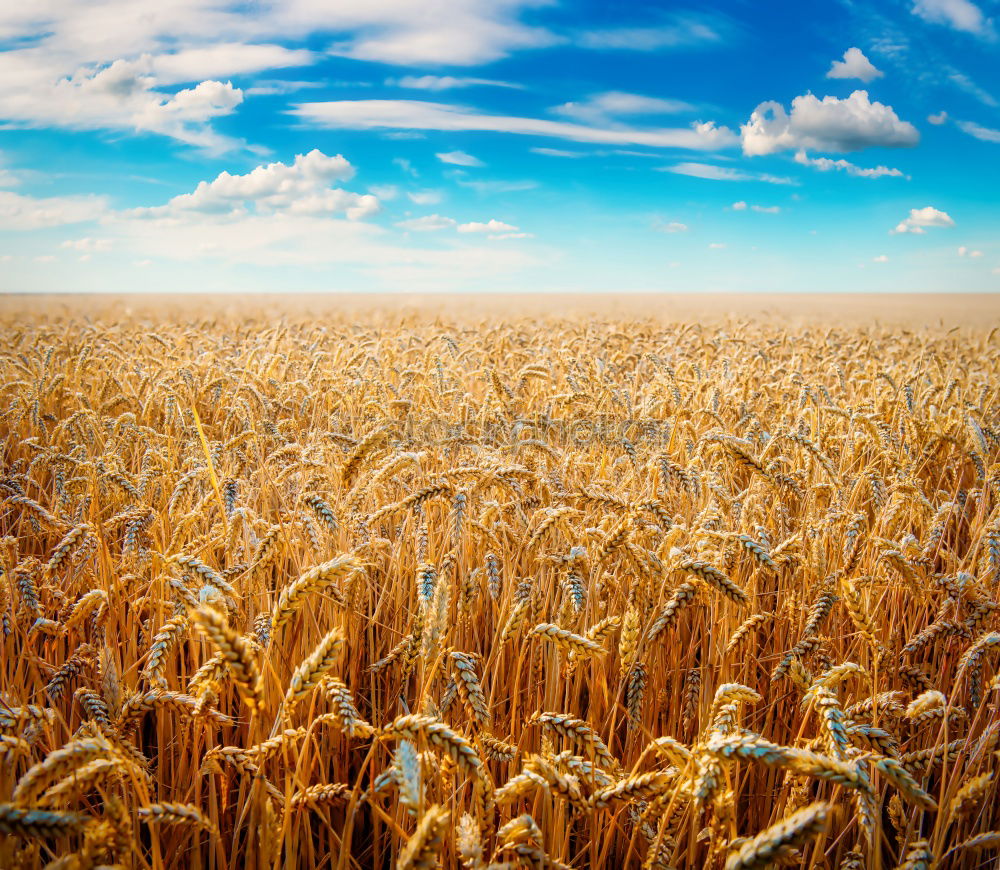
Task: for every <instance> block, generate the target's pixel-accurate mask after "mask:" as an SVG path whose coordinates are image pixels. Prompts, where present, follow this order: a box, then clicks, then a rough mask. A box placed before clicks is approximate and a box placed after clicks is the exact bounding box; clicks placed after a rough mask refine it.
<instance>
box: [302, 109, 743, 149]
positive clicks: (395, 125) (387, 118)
mask: <svg viewBox="0 0 1000 870" xmlns="http://www.w3.org/2000/svg"><path fill="white" fill-rule="evenodd" d="M292 112H293V113H294V114H295V115H297V116H298V117H300V118H302V119H303V120H305V121H307V122H310V123H312V124H315V125H316V126H318V127H328V128H333V129H346V130H376V129H396V130H401V129H402V130H443V131H449V132H458V131H480V132H490V133H513V134H517V135H527V136H551V137H553V138H558V139H569V140H572V141H575V142H593V143H601V144H612V145H645V146H649V147H660V148H670V147H674V148H691V149H697V150H717V149H720V148H725V147H727V146H729V145H732V144H734V143H735V141H736V137H735V135H734V134H733V132H732V131H731V130H729V128H727V127H718V126H716V125H715V124H714V123H713V122H707V123H702V122H696V123H694V124H692V125H691V126H690V127H688V128H667V129H637V128H632V127H625V126H616V127H614V128H610V127H593V126H588V125H586V124H576V123H571V122H568V121H550V120H546V119H542V118H522V117H516V116H509V115H488V114H483V113H481V112H477V111H475V110H473V109H468V108H465V107H463V106H455V105H449V104H447V103H432V102H426V101H422V100H335V101H331V102H325V103H300V104H298V105H297V106H295V107H294V108H293V109H292Z"/></svg>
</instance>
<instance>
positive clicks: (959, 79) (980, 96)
mask: <svg viewBox="0 0 1000 870" xmlns="http://www.w3.org/2000/svg"><path fill="white" fill-rule="evenodd" d="M948 79H949V80H950V81H951V82H953V83H954V84H955V85H957V86H958V87H959V88H961V89H962V90H963V91H965V92H966V93H967V94H969V95H970V96H973V97H975V98H976V99H977V100H979V102H980V103H982V104H983V105H984V106H989V107H990V108H993V109H995V108H996V107H997V106H1000V102H998V101H997V99H996V97H994V96H993V94H991V93H990V92H989V91H988V90H986V89H985V88H983V87H980V86H979V85H978V84H976V83H975V82H974V81H973V80H972V79H971V78H969V76H967V75H966V74H965V73H962V72H959V71H958V70H956V69H952V70H951V71H950V73H949V75H948Z"/></svg>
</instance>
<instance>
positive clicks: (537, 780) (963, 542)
mask: <svg viewBox="0 0 1000 870" xmlns="http://www.w3.org/2000/svg"><path fill="white" fill-rule="evenodd" d="M459 308H460V307H456V308H455V309H454V310H452V311H451V312H450V313H447V312H435V313H433V314H428V315H426V316H423V317H420V316H411V315H407V316H395V315H392V314H389V313H386V312H385V311H381V312H380V311H378V310H375V309H374V308H373V310H371V311H368V312H366V313H362V312H356V311H352V312H350V313H344V312H342V313H340V314H336V313H327V314H325V315H324V316H322V317H311V316H306V315H304V314H302V313H296V312H295V311H294V310H286V311H278V312H275V311H268V310H260V311H257V312H249V311H248V312H244V313H239V312H236V313H233V312H231V311H230V312H227V313H221V312H219V311H212V310H206V311H204V312H199V311H198V310H197V303H192V313H189V314H187V315H186V316H173V317H171V318H165V319H164V320H163V321H162V322H160V323H157V322H156V321H155V320H154V319H151V318H150V317H148V316H143V317H140V316H137V315H135V316H130V315H128V314H126V313H123V312H118V313H116V312H115V310H113V309H106V310H103V311H100V312H98V313H94V314H88V312H87V310H86V309H85V308H83V307H79V308H77V309H76V310H74V311H72V312H64V313H62V314H60V315H59V316H55V317H49V318H46V317H43V316H42V315H40V314H30V313H25V312H21V313H20V314H17V315H16V316H15V315H11V314H9V313H8V314H7V315H6V316H5V317H4V319H3V325H2V335H3V343H2V347H0V371H2V386H0V402H2V408H3V421H2V424H0V427H2V430H0V435H2V438H3V446H2V449H3V454H2V463H3V464H2V469H0V473H2V478H0V490H2V492H0V496H2V503H0V536H2V540H0V566H2V570H3V577H2V583H0V617H2V644H3V647H2V648H3V663H2V667H0V741H2V743H0V750H2V764H0V866H2V867H50V868H66V870H82V868H90V867H99V866H120V867H127V868H156V870H159V868H166V867H194V868H213V870H215V868H220V870H221V868H232V870H235V868H241V867H244V866H249V867H288V868H293V867H294V868H299V867H302V868H306V867H319V868H331V870H333V868H336V870H349V868H367V867H378V868H382V867H399V868H407V870H409V868H431V867H436V866H442V867H446V868H452V867H459V866H465V867H469V868H485V867H487V866H490V867H553V868H561V867H574V868H584V867H640V866H641V867H648V868H670V867H672V868H701V867H706V868H723V867H724V868H726V870H742V868H752V867H768V866H776V865H780V866H785V867H799V868H845V870H847V868H872V870H879V868H893V867H904V868H911V870H916V868H930V867H941V868H946V867H947V868H978V867H988V866H995V864H996V861H997V860H998V856H1000V806H998V804H997V784H996V781H995V780H996V770H997V767H998V760H1000V758H998V752H997V748H998V747H997V744H998V739H1000V708H998V694H1000V693H998V692H997V689H998V688H1000V682H998V680H997V677H996V672H997V667H998V657H1000V632H998V631H997V630H996V626H997V610H998V608H1000V604H998V602H997V597H998V580H1000V465H998V460H1000V403H998V398H1000V395H998V388H1000V382H998V371H1000V369H998V362H1000V342H998V338H997V336H996V334H995V333H994V332H993V331H990V330H989V328H988V326H987V327H971V328H963V329H961V330H949V329H947V328H946V326H947V325H945V326H939V327H930V328H919V329H917V328H901V327H892V328H889V327H875V326H866V325H863V324H862V325H851V324H846V323H845V324H841V325H837V323H836V320H837V318H836V316H835V314H834V315H832V316H828V317H824V318H820V317H815V316H814V317H812V319H811V321H810V322H802V323H792V322H790V321H782V320H780V319H771V320H765V319H760V318H744V319H728V320H723V321H720V322H717V323H713V324H707V323H700V322H698V321H697V320H693V319H687V320H685V321H680V322H674V321H671V319H670V318H669V317H660V318H656V319H654V318H640V317H637V316H636V317H615V316H610V315H605V316H591V315H583V314H579V313H577V314H574V313H572V312H567V313H566V314H565V315H564V316H561V317H554V316H547V317H533V318H527V317H524V318H519V317H517V316H515V315H513V314H508V315H507V316H505V317H504V316H493V317H489V318H483V317H478V316H476V315H475V313H474V312H471V313H470V312H464V313H463V312H462V311H461V310H459Z"/></svg>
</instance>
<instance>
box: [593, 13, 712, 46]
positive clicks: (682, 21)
mask: <svg viewBox="0 0 1000 870" xmlns="http://www.w3.org/2000/svg"><path fill="white" fill-rule="evenodd" d="M722 38H723V37H722V34H721V33H719V29H718V27H713V26H712V24H711V23H709V22H708V21H706V20H704V19H702V18H698V17H694V16H690V15H675V16H673V21H672V22H671V23H669V24H663V25H659V26H655V27H618V28H610V29H605V30H587V31H584V32H582V33H579V34H577V36H576V39H575V40H574V42H575V43H576V44H577V45H579V46H580V47H581V48H590V49H596V50H598V51H609V50H610V51H660V50H662V49H665V48H682V47H685V46H691V45H703V44H711V43H718V42H721V41H722Z"/></svg>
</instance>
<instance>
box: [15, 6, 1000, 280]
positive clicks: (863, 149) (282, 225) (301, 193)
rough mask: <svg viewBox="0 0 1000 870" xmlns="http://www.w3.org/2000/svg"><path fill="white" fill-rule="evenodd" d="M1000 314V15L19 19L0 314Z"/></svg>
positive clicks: (580, 13) (838, 12)
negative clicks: (488, 304) (723, 304)
mask: <svg viewBox="0 0 1000 870" xmlns="http://www.w3.org/2000/svg"><path fill="white" fill-rule="evenodd" d="M533 289H537V290H538V291H545V290H550V291H560V292H571V291H574V290H580V291H604V292H616V291H650V290H662V291H667V292H691V291H722V292H750V291H755V292H775V291H778V292H782V291H821V292H836V291H872V292H888V291H899V292H915V291H929V292H949V291H962V292H995V291H998V290H1000V0H876V2H856V0H826V2H819V0H817V2H812V3H801V2H786V0H773V2H767V3H754V2H750V0H725V2H722V0H716V2H712V0H708V2H699V3H693V2H692V3H688V4H679V3H672V2H669V3H668V2H658V3H639V2H618V3H609V2H598V0H589V2H572V0H561V2H556V0H425V2H422V3H414V2H412V0H365V2H359V0H337V2H332V0H255V2H250V3H247V2H242V0H241V2H236V0H158V2H153V0H38V2H33V3H30V4H17V5H15V4H4V6H3V7H2V8H0V292H28V291H41V292H48V291H63V292H66V291H74V290H78V291H90V292H93V291H110V292H128V291H135V290H140V291H141V290H148V291H155V292H167V291H174V290H180V291H184V292H204V293H218V292H237V293H238V292H241V291H244V292H246V291H271V292H280V291H317V290H330V291H350V292H359V291H361V292H363V291H368V290H373V291H377V290H388V291H396V292H407V291H415V292H430V291H471V292H475V291H504V290H519V291H525V290H533Z"/></svg>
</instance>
